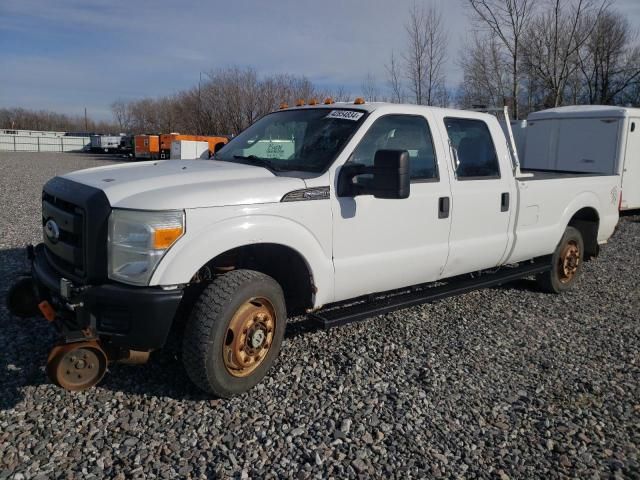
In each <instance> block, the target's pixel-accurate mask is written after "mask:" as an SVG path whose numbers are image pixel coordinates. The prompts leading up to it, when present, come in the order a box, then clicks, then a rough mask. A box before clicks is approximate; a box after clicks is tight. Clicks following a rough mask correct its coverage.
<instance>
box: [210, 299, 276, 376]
mask: <svg viewBox="0 0 640 480" xmlns="http://www.w3.org/2000/svg"><path fill="white" fill-rule="evenodd" d="M275 330H276V314H275V309H274V308H273V305H272V304H271V302H270V301H269V300H267V299H266V298H252V299H251V300H248V301H246V302H245V303H243V304H242V305H241V306H240V308H238V310H236V313H235V314H234V315H233V318H231V321H230V322H229V326H228V327H227V332H226V335H225V338H224V339H223V342H224V345H223V353H222V356H223V360H224V366H225V368H226V369H227V371H228V372H229V373H230V374H231V375H233V376H234V377H246V376H248V375H250V374H251V373H252V372H253V371H255V369H256V368H258V367H259V366H260V365H261V364H262V362H264V359H265V358H266V357H267V354H268V353H269V350H270V349H271V345H272V344H273V336H274V334H275Z"/></svg>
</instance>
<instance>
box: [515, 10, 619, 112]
mask: <svg viewBox="0 0 640 480" xmlns="http://www.w3.org/2000/svg"><path fill="white" fill-rule="evenodd" d="M566 5H567V2H566V1H565V2H564V3H563V2H562V1H561V0H553V1H552V2H550V3H549V8H547V9H546V10H545V11H543V12H542V13H541V14H540V15H538V16H536V17H535V19H533V20H532V22H531V25H530V26H529V28H528V30H527V35H526V48H525V49H524V51H523V53H524V55H523V60H524V65H525V68H527V69H528V70H529V73H530V75H534V76H536V77H537V78H538V79H539V80H540V83H541V84H542V85H543V86H544V88H545V90H546V94H545V99H544V106H545V107H557V106H559V105H561V104H562V103H563V100H564V94H565V89H566V87H567V85H568V83H569V80H570V79H571V78H572V76H573V75H574V74H575V72H576V70H578V68H579V61H578V58H577V57H578V51H579V50H580V49H581V48H582V47H583V45H585V43H586V42H587V41H588V40H589V38H590V36H591V33H592V31H593V30H594V28H595V25H596V23H595V22H594V23H589V22H587V21H586V19H587V18H594V19H595V20H596V22H597V20H598V19H599V18H600V16H601V15H602V13H603V12H604V11H605V9H606V7H607V5H608V4H607V0H604V1H603V2H602V3H601V4H600V5H599V6H597V5H596V3H595V0H574V1H573V2H572V3H571V4H569V5H568V7H567V6H566Z"/></svg>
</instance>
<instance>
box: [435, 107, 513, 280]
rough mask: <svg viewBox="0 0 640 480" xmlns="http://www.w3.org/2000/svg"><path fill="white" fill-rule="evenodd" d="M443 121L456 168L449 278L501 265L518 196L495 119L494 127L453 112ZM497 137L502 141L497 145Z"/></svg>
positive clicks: (446, 267)
mask: <svg viewBox="0 0 640 480" xmlns="http://www.w3.org/2000/svg"><path fill="white" fill-rule="evenodd" d="M494 123H495V125H494ZM443 124H444V134H445V135H446V137H447V139H448V141H449V145H450V152H449V153H450V157H449V158H450V160H451V163H452V170H453V171H454V175H453V176H452V179H451V197H452V207H451V234H450V237H449V260H448V261H447V264H446V266H445V269H444V277H451V276H454V275H459V274H462V273H469V272H473V271H477V270H482V269H485V268H492V267H495V266H497V265H499V264H500V263H501V261H502V259H503V258H504V257H505V253H506V250H507V247H508V245H509V242H510V239H511V236H512V235H511V233H510V224H511V219H512V212H513V211H514V210H515V208H514V206H515V205H516V203H515V202H516V199H515V198H514V197H515V182H514V179H513V173H512V171H511V169H510V159H508V151H507V150H506V143H505V142H504V141H502V139H503V137H504V135H503V133H502V131H501V129H500V126H499V125H498V124H497V122H492V125H491V128H490V125H489V124H487V123H486V122H485V121H484V120H482V119H478V118H463V117H453V116H449V117H444V118H443ZM494 138H497V139H498V140H500V142H499V144H498V145H496V144H495V143H498V142H495V143H494V141H493V139H494ZM496 147H498V148H496Z"/></svg>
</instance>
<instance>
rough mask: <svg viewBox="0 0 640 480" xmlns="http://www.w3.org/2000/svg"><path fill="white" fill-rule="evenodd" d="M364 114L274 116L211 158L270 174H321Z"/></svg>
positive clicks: (343, 111)
mask: <svg viewBox="0 0 640 480" xmlns="http://www.w3.org/2000/svg"><path fill="white" fill-rule="evenodd" d="M365 116H366V112H364V111H362V110H351V109H334V110H332V109H328V108H315V109H312V108H310V109H301V110H286V111H280V112H275V113H272V114H269V115H266V116H264V117H262V118H261V119H260V120H258V121H257V122H256V123H254V124H253V125H251V126H250V127H249V128H247V129H246V130H245V131H243V132H242V133H241V134H240V135H238V136H237V137H236V138H234V139H233V140H231V141H230V142H229V143H228V144H227V145H225V146H224V147H223V148H222V150H220V151H219V152H218V153H216V155H215V156H214V157H213V159H214V160H220V161H223V162H235V163H245V164H250V165H257V166H261V167H265V168H268V169H269V170H271V171H272V172H282V171H292V170H294V171H302V172H314V173H320V172H323V171H324V170H326V169H327V167H328V166H329V165H330V164H331V163H332V162H333V160H334V159H335V158H336V156H337V155H338V154H339V153H340V151H341V150H342V148H343V147H344V146H345V144H346V143H347V141H348V140H349V138H351V136H352V135H353V134H354V133H355V131H356V130H357V129H358V127H359V126H360V125H361V124H362V122H363V120H364V118H365Z"/></svg>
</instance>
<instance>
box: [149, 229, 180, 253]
mask: <svg viewBox="0 0 640 480" xmlns="http://www.w3.org/2000/svg"><path fill="white" fill-rule="evenodd" d="M181 236H182V227H168V228H159V229H157V230H154V232H153V248H155V249H157V250H164V249H165V248H169V247H170V246H171V245H173V243H174V242H175V241H176V240H178V239H179V238H180V237H181Z"/></svg>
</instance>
